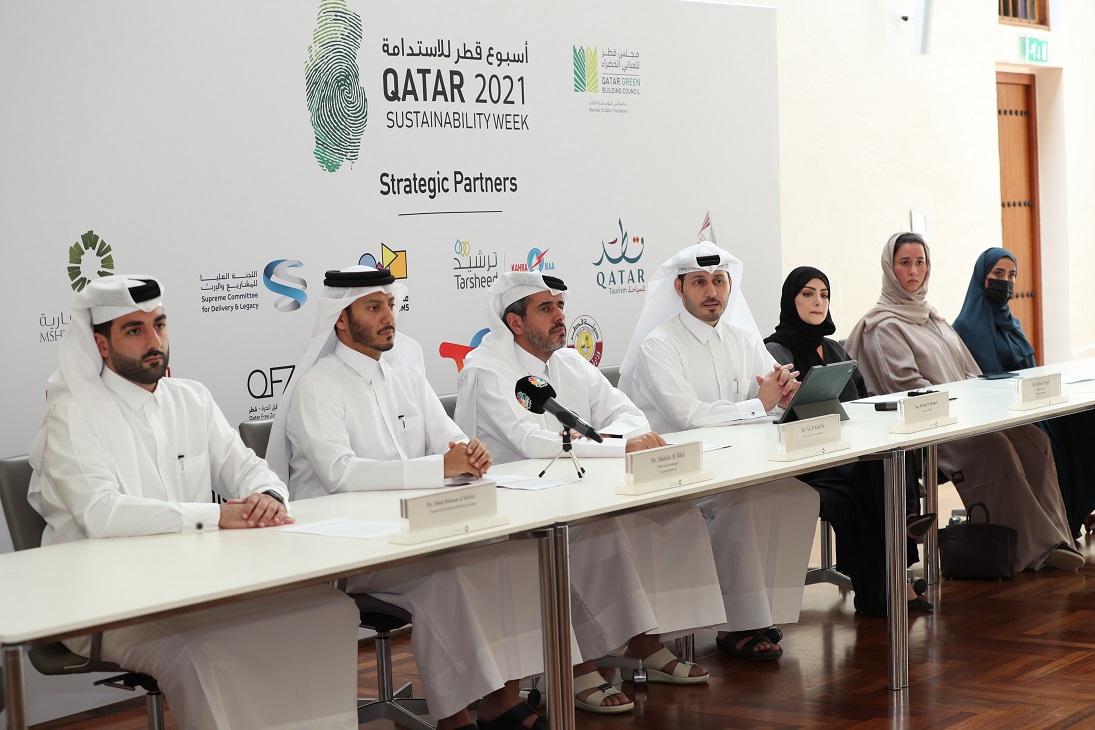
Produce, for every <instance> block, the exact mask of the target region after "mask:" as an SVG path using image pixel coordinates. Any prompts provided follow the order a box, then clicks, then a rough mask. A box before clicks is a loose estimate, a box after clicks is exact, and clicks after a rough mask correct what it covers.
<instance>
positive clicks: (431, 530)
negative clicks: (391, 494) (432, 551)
mask: <svg viewBox="0 0 1095 730" xmlns="http://www.w3.org/2000/svg"><path fill="white" fill-rule="evenodd" d="M399 516H400V517H401V518H402V519H401V520H400V523H401V525H400V531H399V532H397V533H395V534H393V535H389V536H388V541H389V542H391V543H394V544H396V545H415V544H417V543H420V542H426V541H427V540H436V539H437V538H439V537H448V536H449V535H460V534H463V533H465V532H474V531H476V530H482V529H485V528H487V527H497V526H498V525H504V524H506V523H507V522H509V517H506V516H505V515H499V514H498V495H497V489H496V487H495V484H494V482H486V483H484V484H476V485H474V486H470V487H459V488H456V489H446V490H445V491H444V492H435V493H433V494H426V495H423V496H421V497H406V498H404V499H401V500H399Z"/></svg>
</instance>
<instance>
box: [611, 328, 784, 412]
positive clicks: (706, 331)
mask: <svg viewBox="0 0 1095 730" xmlns="http://www.w3.org/2000/svg"><path fill="white" fill-rule="evenodd" d="M773 363H775V360H773V359H772V356H771V355H770V354H769V353H768V350H767V349H766V348H765V347H764V344H763V343H762V342H760V341H758V340H757V339H756V338H755V337H753V336H752V335H751V334H750V333H748V332H746V331H745V330H743V329H741V328H739V327H734V326H732V325H729V324H724V323H723V322H719V324H718V325H717V326H715V327H712V326H710V325H709V324H707V323H705V322H701V321H700V320H698V319H696V318H695V317H693V316H692V315H691V314H688V313H687V312H682V313H681V314H680V315H678V316H676V317H674V318H673V319H671V320H669V321H668V322H666V323H665V324H663V325H661V326H660V327H657V328H655V329H654V330H653V331H652V332H651V333H650V334H649V335H647V338H646V339H645V340H643V343H642V345H641V346H640V348H639V357H638V359H637V360H636V361H635V372H634V374H632V375H631V376H630V377H629V378H624V379H623V380H622V381H621V384H620V387H621V389H623V390H624V391H625V392H626V393H627V394H628V396H630V397H631V399H632V400H633V401H634V402H635V405H637V406H638V407H639V408H640V409H642V412H643V413H645V414H646V416H647V418H649V419H650V424H651V426H653V427H654V430H656V431H659V432H663V433H671V432H673V431H684V430H687V429H690V428H702V427H704V426H724V425H726V424H728V423H733V422H734V421H739V420H742V419H747V418H757V417H759V416H763V415H764V413H765V409H764V404H763V403H761V402H760V399H759V398H757V393H759V392H760V386H759V385H758V384H757V379H756V377H755V376H757V375H760V376H762V377H763V376H764V375H765V374H766V373H768V372H769V371H770V370H771V369H772V365H773ZM654 384H656V385H657V387H652V386H654Z"/></svg>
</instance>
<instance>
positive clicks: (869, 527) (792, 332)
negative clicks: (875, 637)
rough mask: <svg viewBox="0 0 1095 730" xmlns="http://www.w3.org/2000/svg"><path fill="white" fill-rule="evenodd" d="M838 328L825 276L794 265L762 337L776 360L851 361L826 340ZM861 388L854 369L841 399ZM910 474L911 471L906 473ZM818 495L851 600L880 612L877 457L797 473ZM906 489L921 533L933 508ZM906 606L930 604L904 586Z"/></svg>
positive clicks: (911, 549) (915, 531) (882, 580)
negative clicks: (925, 508)
mask: <svg viewBox="0 0 1095 730" xmlns="http://www.w3.org/2000/svg"><path fill="white" fill-rule="evenodd" d="M834 332H836V325H835V324H833V318H832V315H830V314H829V278H828V277H827V276H825V274H824V273H823V272H821V271H820V270H818V269H815V268H813V267H812V266H800V267H798V268H797V269H795V270H794V271H792V272H791V273H790V274H788V275H787V279H786V280H785V281H784V282H783V293H782V296H781V298H780V313H779V325H778V326H777V327H776V331H775V332H774V333H772V335H771V336H769V337H767V338H765V340H764V344H765V345H766V346H767V347H768V351H769V352H770V353H771V354H772V357H774V358H775V359H776V361H777V362H782V363H793V364H794V369H795V370H797V371H798V372H799V378H802V377H803V376H805V375H806V372H807V371H808V370H809V369H810V368H811V367H813V366H814V365H825V364H828V363H834V362H842V361H845V360H851V359H852V358H851V357H849V356H848V353H847V352H846V351H845V350H844V348H843V347H841V345H840V343H838V342H836V341H835V340H831V339H829V337H828V335H831V334H833V333H834ZM866 395H867V386H866V384H865V383H864V382H863V377H862V376H861V375H860V374H859V373H858V372H854V373H852V378H851V380H849V381H848V384H847V385H846V386H845V387H844V391H843V392H842V393H841V394H840V400H841V401H849V400H855V399H856V398H863V397H865V396H866ZM910 476H911V475H910ZM799 478H800V479H802V481H804V482H806V483H807V484H809V485H810V486H811V487H813V488H814V489H816V490H817V492H818V495H819V496H820V497H821V518H822V519H823V520H825V521H827V522H828V523H829V524H830V525H832V526H833V530H834V531H835V532H836V555H837V565H838V566H839V567H840V569H841V570H842V571H844V572H845V573H847V574H848V576H849V577H850V578H851V579H852V584H853V587H854V588H855V593H856V597H855V606H856V610H857V611H859V612H861V613H867V614H872V615H885V613H886V603H885V598H884V596H885V592H884V591H885V586H886V577H885V565H886V559H885V545H886V542H885V533H884V531H883V524H884V522H883V509H884V507H883V501H882V499H883V494H884V490H883V488H882V487H883V478H884V476H883V471H882V468H881V464H880V462H858V463H854V464H845V465H843V466H838V467H834V468H832V469H825V470H823V471H819V472H813V473H811V474H807V475H805V476H802V477H799ZM908 484H909V485H910V488H908V489H906V490H905V492H906V498H907V504H906V506H907V510H908V514H909V515H910V517H909V519H908V520H907V522H908V529H909V532H910V534H911V535H913V536H917V537H918V536H919V535H922V534H923V533H924V532H926V531H927V530H928V528H929V527H930V526H931V524H932V522H933V521H934V520H935V515H924V516H922V517H920V516H917V512H919V509H918V506H917V502H918V500H917V498H916V492H915V491H914V489H915V485H916V480H915V478H910V479H909V482H908ZM908 556H909V565H912V564H913V563H915V562H916V561H917V551H916V544H915V543H914V542H912V541H911V540H910V544H909V545H908ZM906 595H907V598H908V599H909V609H910V610H912V611H930V610H931V609H932V605H931V603H929V602H928V601H926V600H925V599H923V598H921V597H920V596H918V595H916V594H915V593H914V592H913V591H912V589H911V588H907V589H906Z"/></svg>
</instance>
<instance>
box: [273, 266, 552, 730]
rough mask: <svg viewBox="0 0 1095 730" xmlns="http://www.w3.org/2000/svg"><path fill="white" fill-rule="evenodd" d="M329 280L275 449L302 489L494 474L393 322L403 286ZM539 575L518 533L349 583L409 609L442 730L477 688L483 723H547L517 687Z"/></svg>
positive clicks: (461, 715)
mask: <svg viewBox="0 0 1095 730" xmlns="http://www.w3.org/2000/svg"><path fill="white" fill-rule="evenodd" d="M323 283H324V288H323V293H322V294H321V296H320V300H319V307H318V312H317V315H316V325H315V328H314V330H313V337H312V340H311V342H310V343H309V345H308V346H307V348H306V349H305V353H304V356H303V358H302V359H301V361H300V363H299V364H298V365H297V367H296V370H295V371H294V378H293V380H292V383H291V384H290V386H289V388H288V389H287V390H286V393H285V395H284V397H283V398H282V401H281V403H280V408H279V409H278V415H277V418H276V419H275V421H274V425H273V428H272V432H271V438H270V445H269V449H268V451H267V455H268V457H269V459H270V463H271V465H272V467H273V468H274V470H275V471H277V472H278V474H279V475H281V476H283V477H284V478H286V480H287V481H288V484H289V490H290V493H291V495H292V497H293V499H304V498H311V497H318V496H321V495H325V494H335V493H339V492H354V491H366V490H389V489H420V488H429V487H441V486H443V485H444V480H445V478H447V477H458V476H461V475H464V474H468V475H471V476H473V477H480V476H482V475H483V474H485V473H486V472H487V470H488V469H489V468H490V465H491V457H490V453H489V452H488V451H487V449H486V448H485V447H484V446H483V444H481V443H480V442H479V441H476V440H475V439H471V440H469V439H468V438H467V437H466V436H465V435H464V434H463V433H461V432H460V429H459V428H457V426H456V424H455V423H453V421H452V419H451V418H449V417H448V415H447V414H446V413H445V410H444V408H443V407H442V405H441V402H440V401H439V400H438V398H437V395H436V394H435V393H434V391H433V389H432V388H431V387H430V385H429V383H428V382H426V378H425V375H424V367H423V361H422V350H421V348H420V347H419V346H418V343H417V342H415V341H414V340H412V339H411V338H409V337H407V336H406V335H403V334H398V333H397V332H396V315H395V313H396V309H397V308H398V306H399V303H401V302H402V301H403V297H404V295H405V294H406V287H404V286H403V285H402V284H397V283H395V278H394V277H393V276H392V275H391V273H390V272H389V271H387V270H384V269H380V270H377V269H373V268H370V267H367V266H352V267H349V268H348V269H343V270H342V271H328V272H327V277H326V279H325V280H324V282H323ZM393 499H395V496H394V495H393ZM538 574H539V573H538V562H537V557H536V552H535V547H534V545H533V544H532V543H531V542H529V541H527V540H526V541H521V540H518V541H513V542H509V543H506V544H504V545H500V546H491V547H488V548H481V549H477V550H474V551H467V552H460V553H456V554H450V555H440V556H433V557H431V558H429V559H428V560H423V561H420V562H417V563H412V564H410V565H407V566H404V567H399V568H392V569H388V570H381V571H376V572H373V573H368V574H365V575H360V576H355V577H353V578H351V579H350V581H349V586H348V590H349V591H350V592H351V593H371V594H373V595H375V596H376V597H378V598H380V599H382V600H385V601H388V602H390V603H392V604H395V605H398V606H400V607H402V608H404V609H406V610H407V611H409V612H410V613H411V614H412V616H413V621H414V628H413V631H412V635H411V638H412V643H413V646H414V654H415V659H416V663H417V665H418V671H419V674H420V676H421V678H422V684H423V686H424V688H425V696H426V698H427V699H428V701H429V704H430V710H431V712H432V714H433V715H434V716H435V717H441V718H442V719H441V720H440V721H439V723H438V728H439V730H450V729H451V728H473V727H474V725H473V724H472V720H471V716H470V715H469V714H468V711H467V709H466V708H467V706H468V705H469V704H470V703H472V702H473V701H475V700H478V699H480V698H482V700H481V702H480V703H479V707H478V711H477V713H478V717H479V727H480V728H481V729H482V730H509V729H510V728H521V727H528V728H532V727H536V728H544V729H546V727H547V721H546V720H545V719H544V718H539V717H537V716H536V713H535V712H533V711H532V710H531V709H530V708H529V707H528V705H527V704H525V703H523V702H522V701H521V698H520V694H519V686H518V681H519V680H520V679H521V678H522V677H527V676H532V675H535V674H539V673H540V672H542V671H543V666H544V665H543V639H542V636H543V634H542V630H541V626H540V621H541V618H540V603H539V594H540V592H539V581H538V580H537V576H538ZM488 718H489V719H488ZM534 723H535V724H534Z"/></svg>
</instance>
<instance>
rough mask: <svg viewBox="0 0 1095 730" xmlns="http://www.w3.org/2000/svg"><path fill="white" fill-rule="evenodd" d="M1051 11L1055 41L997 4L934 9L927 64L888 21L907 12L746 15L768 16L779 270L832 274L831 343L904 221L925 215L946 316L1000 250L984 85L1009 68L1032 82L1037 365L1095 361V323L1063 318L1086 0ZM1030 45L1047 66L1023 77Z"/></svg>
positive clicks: (1076, 277) (1078, 262)
mask: <svg viewBox="0 0 1095 730" xmlns="http://www.w3.org/2000/svg"><path fill="white" fill-rule="evenodd" d="M1050 3H1051V8H1052V13H1053V15H1052V17H1051V27H1052V28H1053V30H1052V31H1049V32H1039V31H1026V30H1024V29H1021V28H1017V27H1015V26H1006V25H1000V24H999V22H998V19H997V15H996V12H997V9H996V8H997V5H996V3H995V2H988V1H986V0H982V1H981V2H947V1H945V0H943V1H941V0H936V2H935V3H934V14H933V18H932V26H931V38H930V47H929V53H928V54H927V55H917V54H914V53H913V52H912V40H913V39H912V35H913V27H912V25H913V23H912V22H908V23H902V22H899V21H897V20H896V19H895V16H896V15H898V14H899V13H906V14H911V13H914V12H915V3H913V2H911V0H864V1H862V2H856V3H819V2H806V3H804V2H800V1H799V0H767V1H765V0H761V2H758V3H757V4H761V5H765V6H769V7H775V8H776V9H777V38H778V43H779V51H778V54H779V84H780V92H779V100H780V178H781V201H780V209H781V214H782V226H781V227H782V231H783V245H782V258H783V271H784V273H786V272H787V271H789V270H791V269H792V268H794V267H795V266H800V265H803V264H810V265H814V266H818V267H819V268H821V269H823V270H824V271H825V272H826V273H827V274H828V275H829V276H830V279H831V281H832V286H833V292H834V299H833V317H834V319H835V320H836V323H837V334H838V336H844V335H846V334H847V333H848V331H849V330H850V329H851V327H852V326H853V325H854V324H855V322H856V321H857V320H858V319H859V318H860V316H862V314H863V312H864V311H865V310H866V309H867V308H869V307H870V306H871V305H872V304H873V303H874V302H875V300H876V299H877V296H878V291H879V285H880V281H881V278H880V277H881V275H880V268H879V267H880V264H879V253H880V251H881V248H882V245H883V243H885V241H886V239H887V238H888V237H889V235H890V234H891V233H894V232H896V231H898V230H907V229H908V227H909V210H910V209H911V208H916V209H921V210H924V211H926V212H927V215H928V240H929V242H930V243H931V244H932V253H933V263H934V267H933V271H932V280H931V292H930V294H929V301H930V302H931V303H932V304H933V305H934V306H935V307H936V308H937V309H939V311H940V312H941V313H942V314H943V315H944V316H946V317H947V318H949V319H953V317H954V316H955V315H957V313H958V310H959V308H960V307H961V303H962V299H963V296H964V294H965V290H966V285H967V283H968V281H969V276H970V271H971V269H972V266H973V262H974V260H975V259H976V257H977V255H978V254H979V253H980V252H981V251H982V250H984V249H985V248H987V247H989V246H995V245H999V244H1000V235H1001V225H1000V207H999V206H1000V202H999V201H1000V197H999V195H1000V194H999V187H1000V182H999V152H998V141H997V128H996V124H997V123H996V111H995V109H996V106H995V104H996V88H995V82H996V71H997V70H1008V71H1018V72H1025V73H1035V74H1036V76H1037V80H1036V83H1037V89H1038V107H1039V108H1038V123H1039V131H1040V138H1039V152H1040V160H1039V165H1040V173H1041V202H1042V258H1043V292H1044V295H1045V296H1044V297H1043V314H1044V324H1045V353H1044V354H1045V356H1046V359H1047V361H1054V360H1063V359H1069V358H1072V357H1084V356H1091V355H1095V323H1093V322H1092V319H1091V318H1090V317H1086V316H1079V315H1077V316H1072V317H1070V316H1069V312H1070V311H1075V312H1082V311H1083V309H1084V304H1085V303H1086V302H1085V301H1084V300H1085V298H1086V297H1085V293H1086V288H1087V287H1086V286H1085V284H1086V282H1085V279H1086V270H1085V267H1084V263H1085V260H1086V259H1087V258H1088V257H1089V252H1090V251H1092V250H1093V249H1095V246H1092V244H1091V243H1090V242H1089V234H1088V231H1091V230H1093V228H1095V221H1093V220H1092V218H1093V217H1095V205H1093V203H1095V175H1093V173H1092V170H1093V169H1095V140H1092V135H1091V134H1090V119H1091V118H1092V116H1093V114H1095V47H1093V46H1092V44H1091V43H1090V42H1089V40H1088V39H1087V37H1086V34H1087V32H1088V31H1089V30H1090V29H1091V28H1093V27H1095V3H1091V2H1089V1H1088V0H1050ZM1028 33H1029V34H1031V35H1040V36H1042V37H1045V38H1047V39H1049V41H1050V60H1051V64H1049V65H1047V66H1045V67H1037V68H1031V67H1027V66H1024V65H1022V59H1021V56H1020V54H1019V49H1020V43H1019V36H1020V35H1025V34H1028ZM762 295H763V293H762V292H758V291H756V290H755V289H754V290H751V291H750V298H751V299H753V300H756V299H757V298H758V297H759V296H762ZM771 296H778V293H777V292H773V293H772V294H771Z"/></svg>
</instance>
